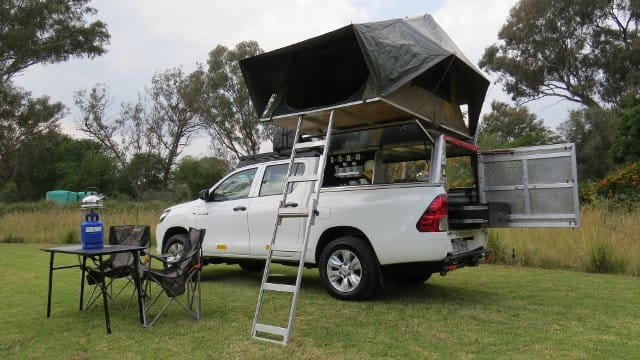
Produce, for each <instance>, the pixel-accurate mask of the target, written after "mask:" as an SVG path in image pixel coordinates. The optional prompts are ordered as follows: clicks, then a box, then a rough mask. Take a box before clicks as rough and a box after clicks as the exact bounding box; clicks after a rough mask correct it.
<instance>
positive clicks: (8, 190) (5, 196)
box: [0, 182, 18, 203]
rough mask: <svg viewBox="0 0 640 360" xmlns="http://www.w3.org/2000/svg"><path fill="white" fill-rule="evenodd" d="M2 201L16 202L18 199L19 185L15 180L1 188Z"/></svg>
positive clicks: (0, 197) (0, 199)
mask: <svg viewBox="0 0 640 360" xmlns="http://www.w3.org/2000/svg"><path fill="white" fill-rule="evenodd" d="M0 201H2V202H7V203H11V202H16V201H18V186H17V185H16V183H14V182H8V183H6V184H4V185H3V186H2V188H0Z"/></svg>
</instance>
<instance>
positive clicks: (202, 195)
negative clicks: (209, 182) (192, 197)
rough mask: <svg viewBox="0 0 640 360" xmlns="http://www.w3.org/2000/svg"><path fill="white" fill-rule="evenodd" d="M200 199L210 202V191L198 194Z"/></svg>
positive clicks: (204, 190)
mask: <svg viewBox="0 0 640 360" xmlns="http://www.w3.org/2000/svg"><path fill="white" fill-rule="evenodd" d="M198 199H200V200H204V201H207V200H209V189H202V190H200V193H199V194H198Z"/></svg>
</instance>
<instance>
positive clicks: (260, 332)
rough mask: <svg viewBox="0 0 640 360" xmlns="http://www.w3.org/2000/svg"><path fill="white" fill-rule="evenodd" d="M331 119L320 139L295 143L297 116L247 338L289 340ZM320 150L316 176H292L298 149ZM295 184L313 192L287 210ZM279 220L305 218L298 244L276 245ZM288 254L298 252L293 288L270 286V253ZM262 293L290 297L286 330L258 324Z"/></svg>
mask: <svg viewBox="0 0 640 360" xmlns="http://www.w3.org/2000/svg"><path fill="white" fill-rule="evenodd" d="M333 116H334V112H333V111H331V114H330V115H329V124H328V126H327V131H326V135H325V139H324V140H320V141H312V142H303V143H298V139H299V138H300V135H301V128H302V122H303V121H304V119H303V115H299V116H298V124H297V127H296V134H295V137H294V142H293V147H292V148H291V157H290V159H289V168H288V170H287V177H286V179H285V183H284V190H283V192H282V200H281V201H280V204H279V207H278V211H277V215H276V222H275V225H274V228H273V235H272V237H271V245H270V246H269V253H268V255H267V260H266V262H265V266H264V273H263V275H262V284H261V285H260V292H259V294H258V303H257V305H256V312H255V315H254V318H253V325H252V328H251V336H252V337H253V338H255V339H259V340H264V341H269V342H275V343H278V344H283V345H286V344H288V343H289V339H290V338H291V331H292V329H293V322H294V318H295V312H296V304H297V302H298V294H299V293H300V284H301V283H302V273H303V270H304V260H305V254H306V252H307V244H308V242H309V233H310V232H311V226H312V225H313V223H314V220H315V217H316V215H317V209H316V208H317V205H318V200H319V198H320V189H321V188H322V182H323V179H324V168H325V165H326V163H327V156H328V152H329V144H330V140H331V131H332V129H333ZM320 147H324V149H323V151H322V156H321V157H320V160H319V162H318V169H317V173H316V174H314V175H302V176H292V174H291V172H292V169H293V167H294V163H295V160H296V152H297V150H301V149H310V148H320ZM296 182H315V187H314V192H313V193H310V194H309V195H308V196H305V199H306V200H303V203H304V202H306V204H301V205H302V206H301V207H287V195H288V189H289V184H292V183H296ZM283 218H306V221H305V227H304V235H303V236H304V238H303V241H302V245H295V246H290V245H289V246H282V247H281V246H278V242H277V237H278V228H279V227H280V225H281V223H282V219H283ZM274 251H278V252H289V253H299V254H300V261H299V263H298V274H297V277H296V283H295V285H289V284H280V283H273V282H270V281H269V277H270V276H271V273H270V272H271V260H272V257H273V252H274ZM265 291H276V292H286V293H291V294H292V300H291V307H290V309H289V319H288V321H287V327H280V326H274V325H267V324H264V323H261V322H260V315H261V312H262V306H263V304H264V295H265ZM275 337H279V338H282V340H278V339H275Z"/></svg>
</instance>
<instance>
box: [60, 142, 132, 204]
mask: <svg viewBox="0 0 640 360" xmlns="http://www.w3.org/2000/svg"><path fill="white" fill-rule="evenodd" d="M53 158H54V159H53V161H54V166H55V172H56V176H57V181H56V187H57V188H62V189H71V190H76V191H79V190H83V189H86V188H87V187H89V186H95V187H97V188H98V189H100V191H102V192H105V193H112V192H114V191H122V190H123V189H119V188H118V177H119V176H120V171H119V170H118V168H117V164H116V161H115V160H114V159H113V157H112V156H109V155H107V154H106V153H105V149H104V148H103V147H102V146H101V145H100V143H98V142H97V141H94V140H90V139H72V138H70V137H68V136H61V138H60V140H59V141H58V143H57V145H56V147H55V150H54V154H53Z"/></svg>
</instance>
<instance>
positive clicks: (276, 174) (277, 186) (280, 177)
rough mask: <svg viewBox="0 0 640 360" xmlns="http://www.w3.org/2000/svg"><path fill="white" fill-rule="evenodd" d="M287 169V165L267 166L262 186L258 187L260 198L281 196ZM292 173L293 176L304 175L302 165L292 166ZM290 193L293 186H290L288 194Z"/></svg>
mask: <svg viewBox="0 0 640 360" xmlns="http://www.w3.org/2000/svg"><path fill="white" fill-rule="evenodd" d="M288 167H289V164H280V165H272V166H267V168H266V169H265V171H264V177H263V178H262V185H261V186H260V196H269V195H282V187H283V186H284V180H285V178H286V177H287V168H288ZM292 173H293V174H294V175H302V174H304V164H303V163H295V164H293V170H292ZM292 191H293V184H290V185H289V193H291V192H292Z"/></svg>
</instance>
